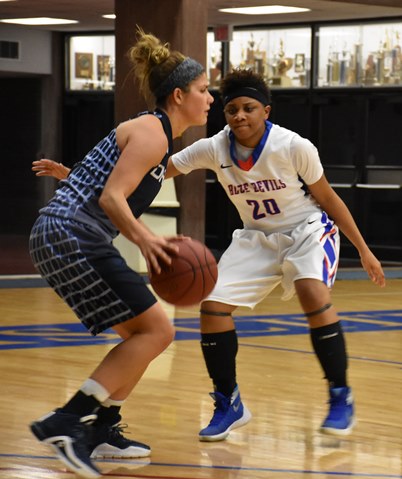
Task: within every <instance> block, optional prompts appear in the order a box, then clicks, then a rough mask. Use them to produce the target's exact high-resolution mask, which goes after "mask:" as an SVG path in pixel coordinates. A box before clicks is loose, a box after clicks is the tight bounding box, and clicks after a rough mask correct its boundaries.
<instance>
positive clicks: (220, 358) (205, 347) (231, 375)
mask: <svg viewBox="0 0 402 479" xmlns="http://www.w3.org/2000/svg"><path fill="white" fill-rule="evenodd" d="M201 348H202V353H203V355H204V360H205V364H206V366H207V369H208V373H209V377H210V378H211V379H212V382H213V384H214V388H215V390H216V391H218V392H220V393H222V394H224V395H225V396H230V394H231V393H232V392H233V390H234V388H235V387H236V354H237V349H238V343H237V333H236V330H235V329H233V330H231V331H225V332H223V333H206V334H205V333H204V334H201Z"/></svg>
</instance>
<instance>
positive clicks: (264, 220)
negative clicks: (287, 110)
mask: <svg viewBox="0 0 402 479" xmlns="http://www.w3.org/2000/svg"><path fill="white" fill-rule="evenodd" d="M221 94H222V99H223V103H224V113H225V117H226V121H227V126H226V127H225V128H224V129H223V130H222V131H220V132H219V133H218V134H216V135H215V136H213V137H212V138H208V139H202V140H199V141H197V142H196V143H194V144H193V145H191V146H189V147H187V148H186V149H184V150H183V151H181V152H179V153H177V154H175V155H173V157H172V158H171V160H170V163H169V166H168V173H167V176H174V175H177V174H180V173H184V174H187V173H190V172H191V171H193V170H195V169H199V168H206V169H210V170H212V171H214V172H215V174H216V176H217V179H218V181H219V182H220V184H221V185H222V187H223V188H224V190H225V192H226V194H227V195H228V197H229V199H230V200H231V201H232V202H233V204H234V205H235V207H236V209H237V211H238V212H239V215H240V217H241V220H242V222H243V225H244V227H243V228H242V229H238V230H236V231H234V233H233V238H232V242H231V244H230V246H229V247H228V249H227V250H226V251H225V252H224V254H223V256H222V257H221V259H220V261H219V267H218V271H219V275H218V282H217V284H216V287H215V289H214V290H213V292H212V293H211V295H210V296H209V297H208V298H207V299H206V300H205V301H204V302H203V303H202V305H201V347H202V351H203V354H204V358H205V361H206V365H207V369H208V372H209V375H210V377H211V379H212V381H213V385H214V393H211V395H212V397H213V398H214V401H215V411H214V414H213V417H212V420H211V422H210V424H209V425H208V426H207V427H206V428H204V429H202V430H201V431H200V433H199V439H200V440H201V441H220V440H223V439H225V438H226V437H227V436H228V434H229V432H230V430H231V429H234V428H236V427H239V426H242V425H244V424H246V423H247V422H248V421H249V419H250V418H251V414H250V412H249V411H248V409H247V408H246V406H245V405H244V404H243V403H242V402H241V398H240V393H239V388H238V385H237V382H236V353H237V349H238V342H237V334H236V330H235V325H234V322H233V319H232V316H231V315H232V313H233V311H234V310H235V309H236V307H238V306H246V307H250V308H253V307H254V306H255V305H256V304H258V303H259V302H260V301H262V300H263V299H264V298H265V297H266V296H267V295H268V294H269V293H271V291H272V290H273V289H274V288H275V287H276V286H278V285H279V284H280V285H281V286H282V289H283V295H282V299H283V300H287V299H290V298H291V297H292V296H293V294H294V293H296V294H297V296H298V298H299V301H300V304H301V307H302V309H303V311H304V313H305V315H306V319H307V321H308V324H309V327H310V335H311V341H312V345H313V349H314V351H315V354H316V356H317V358H318V360H319V362H320V364H321V366H322V369H323V371H324V374H325V377H326V379H327V381H328V390H329V403H330V407H329V412H328V415H327V417H326V418H325V419H324V421H323V423H322V426H321V431H322V432H326V433H333V434H338V435H345V434H348V433H349V432H350V431H351V430H352V427H353V425H354V423H355V416H354V404H353V399H352V391H351V388H350V386H349V385H348V382H347V374H346V370H347V353H346V347H345V338H344V335H343V333H342V328H341V324H340V321H339V318H338V316H337V313H336V311H335V308H334V306H333V305H332V304H331V296H330V291H331V287H332V285H333V283H334V280H335V275H336V272H337V267H338V259H339V242H340V241H339V231H338V228H339V229H340V230H341V231H342V232H343V233H344V234H345V236H346V237H347V238H348V239H349V240H350V241H351V242H352V244H353V245H354V246H355V247H356V249H357V250H358V252H359V255H360V258H361V262H362V265H363V267H364V269H365V270H366V271H367V273H368V275H369V277H370V278H371V279H372V281H373V282H374V283H376V284H378V285H379V286H384V285H385V279H384V273H383V270H382V267H381V264H380V262H379V261H378V260H377V259H376V257H375V256H374V255H373V253H372V252H371V251H370V249H369V248H368V246H367V244H366V243H365V241H364V239H363V238H362V235H361V234H360V232H359V230H358V228H357V226H356V224H355V221H354V220H353V218H352V216H351V213H350V212H349V210H348V208H347V206H346V205H345V204H344V202H343V201H342V200H341V198H340V197H339V196H338V195H337V194H336V193H335V191H334V190H333V189H332V188H331V186H330V185H329V184H328V182H327V180H326V178H325V175H324V172H323V167H322V165H321V161H320V158H319V155H318V152H317V149H316V148H315V147H314V145H313V144H312V143H311V142H310V141H308V140H307V139H304V138H302V137H300V136H299V135H298V134H297V133H295V132H293V131H290V130H287V129H285V128H282V127H280V126H279V125H275V124H272V123H271V122H270V121H269V114H270V110H271V107H270V106H269V104H270V91H269V89H268V87H267V85H266V84H265V82H264V80H263V78H262V77H261V76H259V75H256V74H254V73H253V72H252V71H250V70H235V71H233V72H232V73H229V74H228V75H227V76H226V77H225V78H224V79H223V81H222V84H221ZM304 185H307V188H308V194H307V193H306V192H305V189H303V186H304Z"/></svg>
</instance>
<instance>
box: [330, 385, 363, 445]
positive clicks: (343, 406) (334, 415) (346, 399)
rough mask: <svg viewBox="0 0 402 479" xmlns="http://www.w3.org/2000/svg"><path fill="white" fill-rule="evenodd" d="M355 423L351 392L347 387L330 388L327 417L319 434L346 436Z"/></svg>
mask: <svg viewBox="0 0 402 479" xmlns="http://www.w3.org/2000/svg"><path fill="white" fill-rule="evenodd" d="M355 423H356V420H355V415H354V402H353V396H352V390H351V389H350V388H348V387H342V388H330V390H329V411H328V416H327V417H326V419H325V421H324V422H323V423H322V425H321V432H324V433H326V434H335V435H339V436H346V435H347V434H349V433H350V432H351V431H352V429H353V426H354V425H355Z"/></svg>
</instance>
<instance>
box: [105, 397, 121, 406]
mask: <svg viewBox="0 0 402 479" xmlns="http://www.w3.org/2000/svg"><path fill="white" fill-rule="evenodd" d="M123 404H124V401H117V400H116V399H112V398H107V399H106V401H103V403H102V406H103V407H110V406H117V407H122V406H123Z"/></svg>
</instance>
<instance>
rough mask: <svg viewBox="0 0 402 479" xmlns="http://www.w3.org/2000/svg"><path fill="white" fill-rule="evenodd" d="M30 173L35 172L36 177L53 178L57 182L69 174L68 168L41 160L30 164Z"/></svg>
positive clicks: (50, 161) (54, 162) (51, 161)
mask: <svg viewBox="0 0 402 479" xmlns="http://www.w3.org/2000/svg"><path fill="white" fill-rule="evenodd" d="M32 171H35V174H36V176H53V177H54V178H57V179H58V180H64V179H65V178H67V176H68V174H69V173H70V168H67V166H64V165H63V164H62V163H57V162H56V161H53V160H48V159H46V158H42V159H41V160H37V161H33V162H32Z"/></svg>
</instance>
